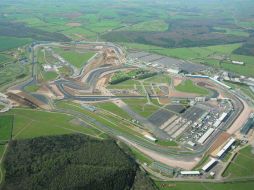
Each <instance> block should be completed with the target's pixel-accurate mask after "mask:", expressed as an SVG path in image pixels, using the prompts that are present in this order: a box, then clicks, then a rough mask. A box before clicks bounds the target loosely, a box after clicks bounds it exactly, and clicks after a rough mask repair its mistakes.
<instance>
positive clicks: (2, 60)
mask: <svg viewBox="0 0 254 190" xmlns="http://www.w3.org/2000/svg"><path fill="white" fill-rule="evenodd" d="M11 60H12V58H11V56H9V55H6V54H4V53H1V54H0V65H2V64H4V63H6V62H9V61H11Z"/></svg>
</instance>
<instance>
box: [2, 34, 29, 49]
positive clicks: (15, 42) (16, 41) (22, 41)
mask: <svg viewBox="0 0 254 190" xmlns="http://www.w3.org/2000/svg"><path fill="white" fill-rule="evenodd" d="M31 42H32V40H31V39H29V38H15V37H8V36H0V52H1V51H6V50H10V49H14V48H18V47H20V46H23V45H26V44H29V43H31Z"/></svg>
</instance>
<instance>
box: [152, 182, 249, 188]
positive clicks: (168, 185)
mask: <svg viewBox="0 0 254 190" xmlns="http://www.w3.org/2000/svg"><path fill="white" fill-rule="evenodd" d="M155 183H156V185H157V187H158V188H159V190H186V189H188V190H204V189H211V190H229V189H230V190H239V189H246V190H247V189H252V187H253V185H254V182H253V181H248V182H230V183H200V182H197V183H194V182H155Z"/></svg>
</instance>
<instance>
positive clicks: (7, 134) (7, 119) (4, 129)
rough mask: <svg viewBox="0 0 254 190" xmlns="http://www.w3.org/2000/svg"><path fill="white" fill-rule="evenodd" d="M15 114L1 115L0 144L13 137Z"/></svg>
mask: <svg viewBox="0 0 254 190" xmlns="http://www.w3.org/2000/svg"><path fill="white" fill-rule="evenodd" d="M13 121H14V117H13V115H0V144H5V143H6V142H8V141H9V140H10V139H11V137H12V130H13Z"/></svg>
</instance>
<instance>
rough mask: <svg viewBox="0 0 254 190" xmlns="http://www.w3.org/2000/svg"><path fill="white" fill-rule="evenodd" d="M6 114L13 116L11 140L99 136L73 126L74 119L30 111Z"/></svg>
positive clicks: (88, 130) (96, 131) (61, 115)
mask: <svg viewBox="0 0 254 190" xmlns="http://www.w3.org/2000/svg"><path fill="white" fill-rule="evenodd" d="M8 114H13V115H14V125H13V138H14V139H26V138H34V137H39V136H48V135H61V134H69V133H83V134H88V135H92V136H97V135H98V134H101V132H100V131H98V130H96V129H95V128H93V127H83V126H79V125H76V124H73V123H72V122H71V121H72V120H73V119H75V118H73V117H71V116H68V115H65V114H59V113H50V112H45V111H38V110H31V109H12V110H11V111H10V112H8Z"/></svg>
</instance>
